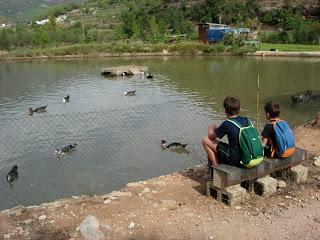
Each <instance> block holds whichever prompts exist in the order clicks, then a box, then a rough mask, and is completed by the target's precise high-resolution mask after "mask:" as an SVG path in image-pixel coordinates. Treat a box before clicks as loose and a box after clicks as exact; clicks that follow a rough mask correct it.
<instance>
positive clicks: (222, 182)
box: [213, 164, 241, 189]
mask: <svg viewBox="0 0 320 240" xmlns="http://www.w3.org/2000/svg"><path fill="white" fill-rule="evenodd" d="M213 176H214V177H213V185H214V186H215V187H217V188H220V189H222V188H225V187H226V186H230V185H233V184H235V183H239V182H240V181H241V169H240V168H237V167H233V166H229V165H226V164H219V165H218V166H216V167H214V168H213Z"/></svg>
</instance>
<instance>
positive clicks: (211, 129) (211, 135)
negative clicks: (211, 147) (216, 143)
mask: <svg viewBox="0 0 320 240" xmlns="http://www.w3.org/2000/svg"><path fill="white" fill-rule="evenodd" d="M217 128H218V125H216V124H211V125H209V127H208V137H209V139H211V140H214V139H216V138H217V136H216V129H217Z"/></svg>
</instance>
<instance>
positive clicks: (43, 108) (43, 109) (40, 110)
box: [29, 105, 47, 115]
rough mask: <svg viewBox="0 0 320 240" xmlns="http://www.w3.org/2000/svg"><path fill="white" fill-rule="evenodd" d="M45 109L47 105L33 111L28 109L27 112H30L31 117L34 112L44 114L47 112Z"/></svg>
mask: <svg viewBox="0 0 320 240" xmlns="http://www.w3.org/2000/svg"><path fill="white" fill-rule="evenodd" d="M46 108H47V105H45V106H41V107H37V108H35V109H32V108H29V112H30V115H32V114H33V113H34V112H36V113H42V112H46V111H47V110H46Z"/></svg>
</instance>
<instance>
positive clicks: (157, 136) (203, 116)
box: [0, 56, 320, 209]
mask: <svg viewBox="0 0 320 240" xmlns="http://www.w3.org/2000/svg"><path fill="white" fill-rule="evenodd" d="M127 64H136V65H144V66H148V67H149V70H150V71H151V72H152V73H153V75H154V78H153V79H147V78H143V77H134V78H122V77H121V78H116V79H114V78H105V77H103V76H101V75H100V73H99V69H100V68H101V67H109V66H118V65H127ZM258 74H259V79H260V92H259V95H260V98H259V105H260V111H259V113H260V114H258V116H259V118H258V121H259V128H260V129H261V128H262V126H263V124H264V122H265V119H264V112H263V105H264V103H265V102H266V101H270V100H277V101H279V102H280V103H281V106H282V117H283V118H284V119H286V120H288V122H289V123H290V124H291V125H297V124H303V123H305V122H306V121H307V120H308V119H310V118H311V117H312V116H313V115H314V114H315V113H316V112H318V111H319V106H320V103H318V102H313V103H307V104H301V105H298V106H293V105H292V104H291V98H290V96H291V95H292V94H294V93H296V92H300V91H305V90H320V79H319V76H320V60H319V59H296V58H291V59H285V58H266V59H262V58H245V57H194V56H187V57H170V58H164V57H160V58H126V59H124V58H111V59H82V60H41V61H39V60H35V61H6V62H1V64H0V152H1V154H0V179H2V180H1V181H0V188H1V189H2V190H1V193H0V209H5V208H9V207H13V206H15V205H19V204H24V205H32V204H36V203H41V202H47V201H52V200H55V199H57V198H63V197H68V196H72V195H81V194H90V195H92V194H103V193H106V192H109V191H112V190H115V189H119V188H121V187H122V186H123V185H124V184H126V183H127V182H131V181H137V180H143V179H147V178H151V177H155V176H159V175H162V174H166V173H170V172H173V171H176V170H177V169H181V168H185V167H188V166H192V165H195V164H199V163H200V162H201V161H203V159H204V160H205V159H206V157H205V154H204V151H203V149H202V146H201V138H202V137H203V136H204V135H205V134H206V131H207V125H208V124H209V123H220V122H221V121H222V120H223V119H224V111H223V108H222V102H223V100H224V98H225V96H227V95H237V96H238V97H239V98H240V99H241V107H242V109H241V111H242V115H245V116H249V117H250V118H251V119H253V120H256V116H257V114H256V110H257V79H258ZM128 90H136V91H137V92H136V93H137V94H136V96H133V97H125V96H124V95H123V93H124V91H128ZM66 95H70V96H71V98H70V99H71V101H70V102H69V103H67V104H63V103H62V97H63V96H66ZM41 105H48V107H47V109H48V112H46V113H42V114H34V116H28V114H27V112H28V108H29V107H32V108H35V107H38V106H41ZM161 139H166V140H168V141H182V142H185V143H188V150H189V154H187V153H182V154H178V153H172V152H168V151H163V150H162V149H161V148H160V147H159V143H160V140H161ZM73 142H77V143H78V146H77V150H76V151H75V152H74V153H72V154H70V155H67V156H65V157H63V158H57V157H56V156H54V155H53V152H54V149H55V148H61V147H62V146H64V145H67V144H70V143H73ZM15 164H17V165H18V166H19V179H18V181H16V182H15V183H14V184H13V185H12V186H10V185H8V184H7V183H6V182H5V180H4V179H5V175H6V173H7V172H8V171H9V170H10V169H11V167H12V166H13V165H15Z"/></svg>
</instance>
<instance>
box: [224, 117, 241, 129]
mask: <svg viewBox="0 0 320 240" xmlns="http://www.w3.org/2000/svg"><path fill="white" fill-rule="evenodd" d="M227 121H228V122H231V123H233V124H234V125H236V126H237V127H238V128H239V129H241V128H243V126H241V125H240V124H239V123H238V122H237V121H236V120H231V119H228V120H227Z"/></svg>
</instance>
